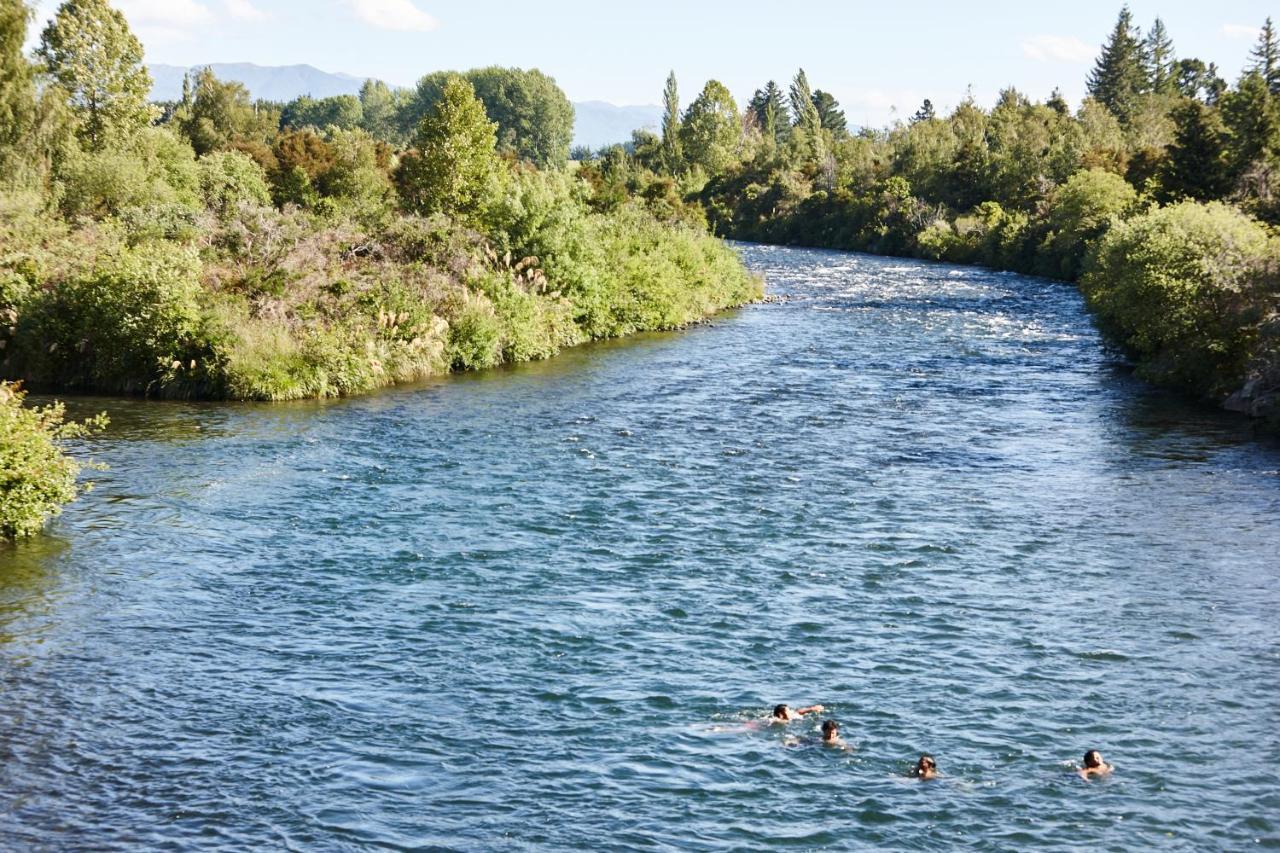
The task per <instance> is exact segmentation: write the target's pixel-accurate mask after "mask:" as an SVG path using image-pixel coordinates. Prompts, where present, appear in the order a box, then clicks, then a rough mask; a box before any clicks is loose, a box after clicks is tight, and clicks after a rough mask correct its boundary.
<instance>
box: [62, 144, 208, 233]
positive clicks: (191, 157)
mask: <svg viewBox="0 0 1280 853" xmlns="http://www.w3.org/2000/svg"><path fill="white" fill-rule="evenodd" d="M59 177H60V178H61V181H62V190H63V193H62V209H63V212H64V213H66V214H67V215H68V216H70V217H75V216H93V217H102V216H115V215H118V214H119V213H120V212H121V211H123V210H126V209H128V208H147V207H153V206H157V205H172V204H179V205H184V206H187V207H191V208H197V207H199V205H200V173H199V170H198V169H197V167H196V160H195V152H194V151H192V150H191V146H190V145H188V144H187V143H186V141H185V140H183V139H181V138H179V137H178V136H175V135H174V134H173V133H172V132H171V131H169V130H166V129H164V128H158V127H152V128H147V129H145V130H143V131H142V132H141V133H138V134H137V135H136V136H135V137H134V139H133V140H132V141H131V143H130V144H129V146H128V147H126V148H123V149H119V150H113V149H108V150H105V151H101V152H96V153H88V152H83V151H77V152H75V153H74V154H73V155H72V156H71V157H69V158H68V159H67V162H66V163H64V164H63V166H62V168H61V169H60V172H59Z"/></svg>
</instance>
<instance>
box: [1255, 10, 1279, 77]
mask: <svg viewBox="0 0 1280 853" xmlns="http://www.w3.org/2000/svg"><path fill="white" fill-rule="evenodd" d="M1249 59H1250V64H1249V67H1248V69H1247V71H1250V72H1254V71H1256V72H1257V73H1258V74H1259V75H1261V77H1262V79H1263V80H1264V81H1266V84H1267V88H1268V89H1270V90H1271V94H1273V95H1280V41H1277V38H1276V28H1275V25H1274V24H1272V23H1271V19H1270V18H1267V22H1266V23H1265V24H1263V25H1262V32H1261V33H1259V34H1258V44H1257V46H1256V47H1254V49H1253V52H1251V53H1250V54H1249Z"/></svg>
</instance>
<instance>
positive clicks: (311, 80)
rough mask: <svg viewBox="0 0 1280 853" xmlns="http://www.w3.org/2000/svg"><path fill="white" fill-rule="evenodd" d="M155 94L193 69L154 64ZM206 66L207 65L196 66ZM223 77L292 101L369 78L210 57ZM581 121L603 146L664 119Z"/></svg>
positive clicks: (653, 114)
mask: <svg viewBox="0 0 1280 853" xmlns="http://www.w3.org/2000/svg"><path fill="white" fill-rule="evenodd" d="M149 67H150V69H151V77H152V79H153V80H154V81H155V82H154V85H153V86H152V87H151V98H152V100H155V101H176V100H178V99H179V98H181V97H182V78H183V75H185V74H186V73H187V71H189V70H190V69H188V68H182V67H180V66H177V65H151V66H149ZM196 67H203V66H196ZM209 67H210V68H212V69H213V73H214V74H216V75H217V76H218V79H220V80H235V81H237V82H239V83H243V84H244V85H245V88H247V89H248V90H249V92H250V94H252V95H253V97H255V98H259V99H261V100H264V101H283V102H287V101H292V100H293V99H294V98H298V97H301V96H302V95H310V96H311V97H313V98H329V97H333V96H334V95H355V94H358V93H359V92H360V86H361V85H363V84H364V81H365V79H366V78H364V77H354V76H352V75H350V74H331V73H329V72H328V71H321V70H320V69H319V68H313V67H312V66H310V65H286V66H264V65H253V64H251V63H248V62H228V63H217V62H215V63H211V64H210V65H209ZM573 106H574V109H575V110H576V111H577V121H576V122H575V124H574V134H573V144H574V145H575V146H579V145H585V146H587V147H589V148H592V149H596V148H603V147H604V146H606V145H612V144H614V143H615V142H628V141H630V139H631V132H632V131H633V130H639V129H641V128H643V129H646V130H657V129H658V125H659V124H660V123H661V121H662V108H661V107H656V106H642V107H619V106H615V105H613V104H609V103H605V102H604V101H585V102H583V103H580V104H574V105H573Z"/></svg>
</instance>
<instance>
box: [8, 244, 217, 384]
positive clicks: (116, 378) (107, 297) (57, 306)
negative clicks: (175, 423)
mask: <svg viewBox="0 0 1280 853" xmlns="http://www.w3.org/2000/svg"><path fill="white" fill-rule="evenodd" d="M200 270H201V266H200V261H199V258H198V257H197V255H196V253H195V250H194V249H192V248H185V247H180V246H175V245H173V244H169V243H147V244H143V245H140V246H138V247H136V248H131V249H123V250H119V251H117V252H115V253H114V254H112V255H111V256H109V257H107V258H105V259H103V260H102V261H100V262H99V263H98V264H97V265H96V266H95V267H94V268H93V269H92V270H90V271H88V272H86V273H84V274H81V275H77V276H73V277H71V278H69V279H68V280H66V281H63V282H60V283H58V284H57V285H56V286H54V287H49V288H46V289H44V290H42V291H41V293H40V295H39V297H38V298H35V299H30V300H28V303H27V306H26V310H25V311H24V312H23V314H22V315H21V317H20V318H19V324H18V329H17V336H16V339H15V345H14V349H15V359H16V360H17V361H18V363H19V365H20V367H21V369H22V371H23V373H22V375H25V376H27V377H29V378H31V379H33V380H35V381H37V382H40V383H44V384H50V385H57V386H60V387H67V388H75V389H82V390H97V391H108V392H124V393H145V394H156V395H160V396H181V397H185V396H198V395H208V394H216V393H218V390H219V389H220V387H221V384H222V378H223V376H222V367H221V364H220V358H219V356H218V352H217V344H216V342H215V341H213V340H212V339H211V337H212V332H213V329H212V328H211V327H210V325H209V324H208V322H207V320H206V316H205V314H204V312H203V311H202V310H201V307H200V299H201V293H202V290H201V287H200Z"/></svg>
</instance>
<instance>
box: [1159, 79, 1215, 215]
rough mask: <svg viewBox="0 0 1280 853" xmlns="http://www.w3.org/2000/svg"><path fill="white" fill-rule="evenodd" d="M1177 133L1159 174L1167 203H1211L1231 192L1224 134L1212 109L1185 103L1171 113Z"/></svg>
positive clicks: (1198, 104)
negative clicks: (1184, 199)
mask: <svg viewBox="0 0 1280 853" xmlns="http://www.w3.org/2000/svg"><path fill="white" fill-rule="evenodd" d="M1173 119H1174V122H1175V123H1176V125H1177V130H1176V131H1175V135H1174V142H1173V144H1172V145H1170V146H1169V151H1168V159H1167V160H1166V161H1165V164H1164V168H1163V170H1162V173H1161V184H1162V185H1163V188H1164V195H1165V197H1166V199H1167V200H1177V199H1182V198H1194V199H1197V200H1199V201H1212V200H1214V199H1218V198H1222V197H1223V196H1224V195H1226V194H1227V192H1228V191H1229V190H1230V188H1231V177H1230V174H1229V172H1228V167H1227V146H1226V142H1227V134H1226V130H1225V128H1224V127H1223V125H1222V118H1221V116H1219V114H1218V111H1217V110H1216V109H1214V108H1213V107H1208V106H1205V105H1204V104H1202V103H1200V102H1199V101H1185V102H1184V103H1183V104H1182V105H1181V106H1179V107H1178V109H1177V110H1175V111H1174V113H1173Z"/></svg>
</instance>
